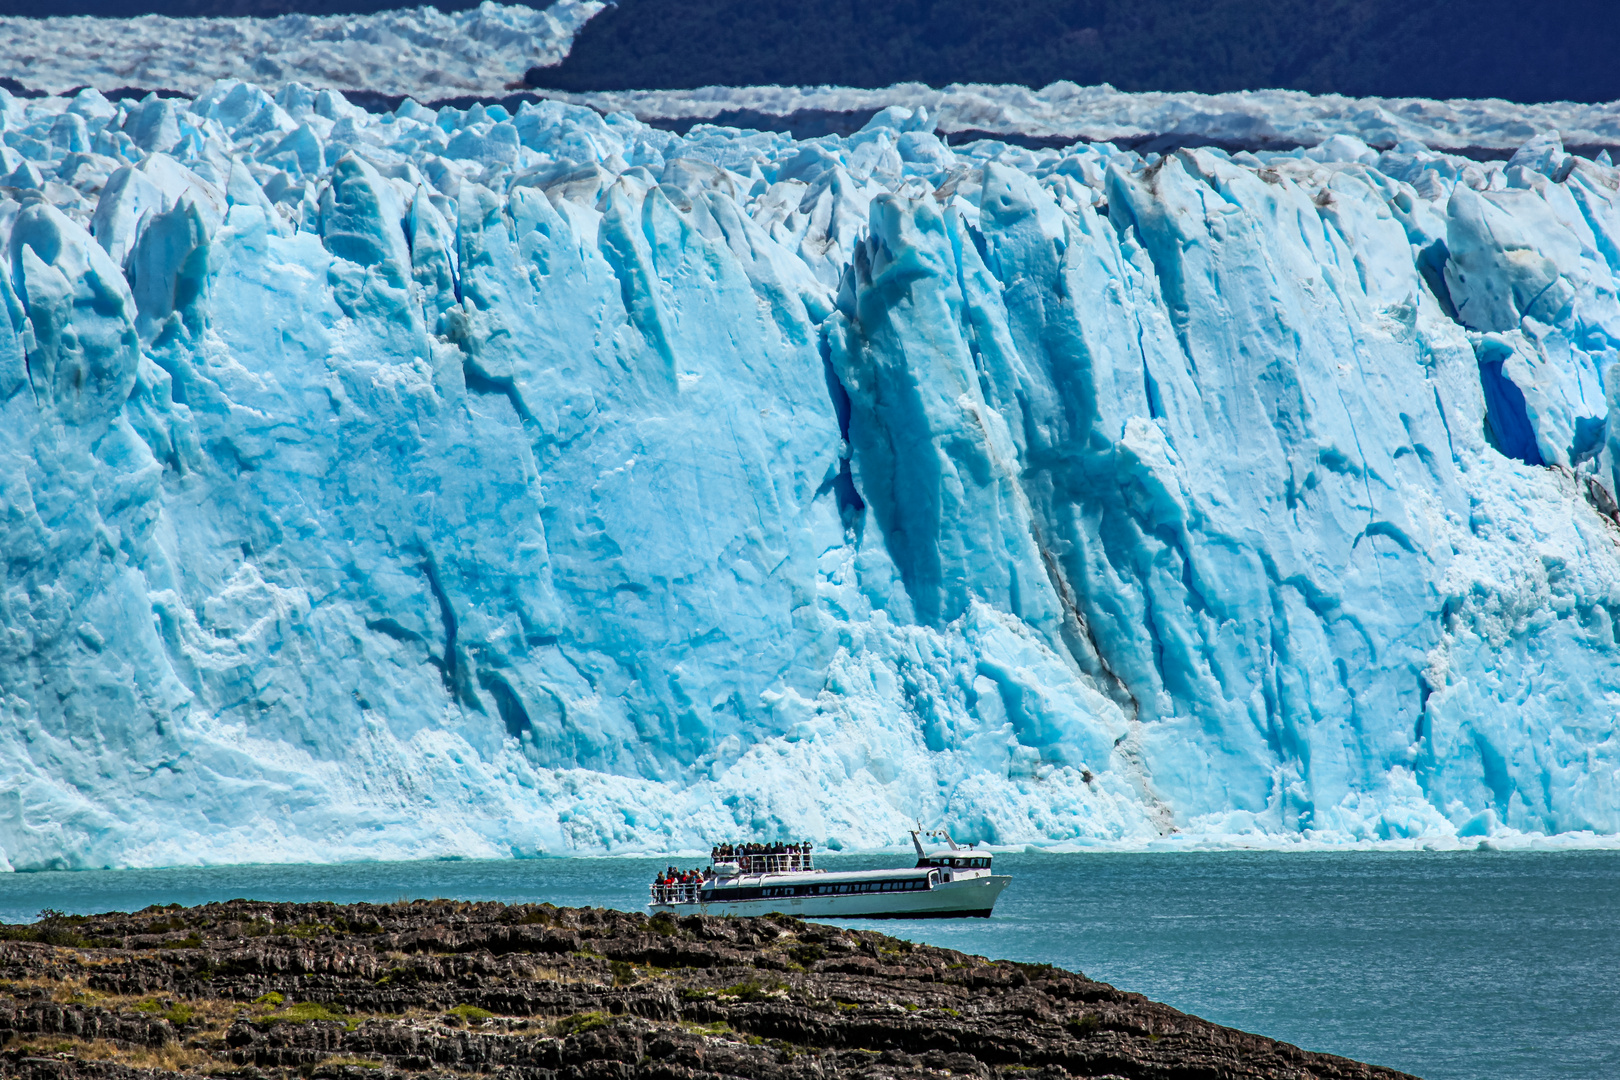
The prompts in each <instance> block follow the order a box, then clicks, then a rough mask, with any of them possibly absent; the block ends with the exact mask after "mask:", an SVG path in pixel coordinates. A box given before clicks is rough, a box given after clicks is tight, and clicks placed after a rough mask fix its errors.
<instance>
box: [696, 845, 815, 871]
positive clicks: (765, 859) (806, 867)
mask: <svg viewBox="0 0 1620 1080" xmlns="http://www.w3.org/2000/svg"><path fill="white" fill-rule="evenodd" d="M714 861H715V864H716V865H724V864H727V863H730V864H731V865H733V866H735V867H736V868H737V872H738V873H739V874H797V873H806V872H808V871H811V870H814V869H815V862H814V858H813V857H812V856H811V854H810V853H809V852H808V851H790V852H782V853H781V854H776V855H722V856H720V857H719V858H718V859H715V860H714Z"/></svg>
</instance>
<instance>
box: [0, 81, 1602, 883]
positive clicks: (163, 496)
mask: <svg viewBox="0 0 1620 1080" xmlns="http://www.w3.org/2000/svg"><path fill="white" fill-rule="evenodd" d="M0 105H3V112H0V115H3V117H4V123H5V134H4V141H5V148H4V149H3V150H0V157H3V158H4V161H3V163H0V168H3V174H0V175H3V179H0V185H3V186H4V187H6V188H9V189H10V190H8V191H6V192H5V194H6V195H7V196H8V198H7V199H6V201H5V202H4V203H0V223H3V224H0V240H3V241H4V243H3V244H0V250H3V252H4V255H3V259H4V264H5V265H4V267H0V269H4V271H5V272H4V273H3V274H0V281H3V282H4V284H3V285H0V294H3V297H4V302H5V307H6V312H7V315H8V318H6V319H4V320H0V403H3V404H0V462H3V464H0V484H3V485H4V487H3V489H0V515H3V516H0V521H3V530H4V531H3V533H0V537H3V539H0V550H3V552H4V555H5V568H6V570H5V573H6V580H5V585H4V590H3V592H0V628H3V632H0V695H3V696H0V771H3V774H4V775H5V776H7V777H8V778H9V782H8V783H7V784H6V785H5V786H4V789H3V790H0V849H3V857H4V859H5V860H6V861H7V862H9V864H10V865H11V866H13V867H16V868H27V867H43V866H94V865H156V864H176V863H192V862H223V861H248V860H252V861H262V860H264V859H267V858H272V859H286V860H301V859H317V860H324V859H338V858H392V857H421V856H428V855H439V854H461V855H474V856H499V855H506V854H517V855H526V854H534V853H540V852H546V853H566V852H595V851H626V850H668V849H675V848H683V847H686V848H691V847H696V848H702V847H706V846H707V845H708V843H710V842H712V841H713V840H716V839H720V838H722V837H732V836H736V835H738V834H740V833H753V834H755V835H774V834H777V833H782V834H787V835H791V836H796V837H797V836H806V837H810V838H813V839H815V840H817V841H818V842H819V843H823V844H832V845H841V846H845V847H851V846H874V845H882V844H888V843H891V842H893V841H894V840H895V839H896V838H897V837H899V836H901V835H903V830H904V829H905V828H906V827H908V826H909V825H910V824H911V823H912V822H913V821H915V820H919V819H920V820H922V821H923V822H924V823H926V824H930V825H933V824H949V825H951V826H952V827H953V828H955V829H956V830H957V831H958V833H959V834H962V835H965V836H969V837H976V838H979V839H983V840H988V841H992V842H996V843H1000V844H1019V843H1043V842H1055V843H1067V844H1082V845H1084V844H1104V845H1108V846H1132V845H1136V846H1141V845H1148V844H1162V843H1166V842H1170V843H1183V844H1190V845H1197V844H1208V843H1256V844H1272V845H1284V846H1287V845H1292V844H1298V843H1305V844H1339V843H1422V842H1429V843H1455V842H1472V840H1471V839H1470V838H1473V837H1479V836H1494V837H1502V838H1508V839H1511V838H1512V837H1514V836H1521V835H1525V834H1536V833H1546V834H1571V833H1581V832H1583V831H1585V832H1590V833H1594V834H1599V835H1604V834H1614V833H1616V832H1617V831H1620V790H1617V784H1616V770H1617V758H1620V753H1617V746H1616V739H1615V715H1616V703H1617V702H1620V694H1617V690H1620V644H1617V642H1620V628H1617V626H1616V622H1615V620H1616V619H1617V618H1620V559H1617V554H1616V553H1617V550H1620V549H1617V547H1616V544H1617V541H1620V530H1617V527H1616V524H1615V522H1614V521H1613V519H1612V513H1613V493H1614V488H1615V474H1614V465H1615V461H1616V453H1617V447H1616V444H1615V439H1614V438H1611V437H1610V435H1609V434H1608V429H1607V427H1606V418H1607V415H1608V411H1609V407H1610V406H1609V399H1608V396H1607V393H1608V391H1606V389H1605V386H1606V384H1605V379H1606V378H1607V379H1609V380H1610V384H1611V385H1612V382H1613V373H1612V372H1611V367H1612V365H1613V363H1614V361H1615V360H1616V359H1617V356H1616V353H1615V347H1616V341H1617V340H1620V311H1617V310H1616V299H1615V286H1614V273H1615V267H1616V265H1617V264H1620V217H1617V215H1616V209H1615V206H1616V195H1615V192H1616V185H1617V182H1620V178H1617V173H1616V171H1615V170H1614V169H1613V168H1611V167H1610V166H1609V165H1608V164H1607V162H1606V161H1602V162H1600V163H1594V162H1592V161H1588V160H1584V159H1580V158H1575V157H1571V156H1568V155H1566V154H1565V153H1564V152H1563V150H1562V147H1561V146H1560V145H1559V143H1558V141H1557V139H1556V138H1555V137H1551V136H1549V137H1545V138H1541V139H1538V140H1536V141H1533V142H1532V143H1531V144H1529V145H1527V146H1526V147H1525V148H1524V149H1523V150H1522V151H1521V152H1520V153H1519V154H1518V155H1516V156H1515V158H1514V159H1513V160H1512V161H1511V162H1509V163H1506V164H1505V165H1500V164H1498V165H1486V164H1480V163H1476V162H1471V161H1467V160H1464V159H1460V158H1455V157H1447V156H1444V155H1440V154H1433V153H1429V152H1427V151H1425V150H1424V149H1423V148H1421V147H1419V146H1415V145H1411V144H1403V145H1402V146H1400V147H1398V148H1397V149H1396V150H1394V151H1390V152H1386V153H1383V154H1379V153H1376V152H1374V151H1372V150H1370V149H1368V148H1367V147H1366V146H1365V145H1364V144H1362V143H1360V142H1358V141H1356V140H1355V139H1353V138H1349V137H1343V136H1341V137H1335V138H1333V139H1329V140H1328V141H1327V142H1325V143H1323V144H1322V145H1321V146H1319V147H1317V148H1315V149H1313V150H1310V151H1303V152H1298V153H1295V154H1291V155H1280V154H1263V155H1259V156H1255V155H1248V154H1239V155H1237V156H1236V157H1232V158H1228V157H1227V156H1225V155H1223V154H1221V153H1219V152H1214V151H1204V150H1199V151H1183V152H1179V153H1176V154H1173V155H1171V156H1169V157H1165V158H1153V159H1150V160H1144V159H1142V158H1140V157H1138V156H1137V155H1135V154H1132V153H1128V152H1126V153H1119V152H1115V150H1114V148H1113V147H1111V146H1109V145H1106V144H1103V145H1090V146H1079V147H1075V148H1073V149H1071V150H1068V151H1045V152H1039V153H1036V152H1030V151H1026V150H1021V149H1017V148H1011V147H1007V146H1004V145H1001V144H997V143H976V144H971V145H967V146H955V147H953V146H948V145H946V144H945V143H944V142H942V141H941V140H940V139H939V138H937V137H936V136H935V135H934V134H932V133H931V131H930V123H929V121H928V119H927V117H926V116H925V115H922V114H919V113H913V112H911V111H910V110H906V109H891V110H888V111H886V112H884V113H882V114H880V115H879V116H878V117H877V118H875V119H874V120H873V122H872V124H870V125H869V126H868V128H867V129H866V130H864V131H862V132H861V133H859V134H857V135H855V136H852V137H850V138H847V139H840V138H836V137H828V138H825V139H820V140H815V141H811V142H804V143H795V142H793V141H792V140H791V139H790V138H788V137H787V136H784V135H777V134H770V133H749V132H739V131H735V130H730V129H717V128H705V127H698V128H695V129H694V130H693V131H692V132H691V133H690V134H689V135H687V136H686V137H684V138H680V137H676V136H674V135H672V134H669V133H667V132H661V131H658V130H654V129H652V128H649V127H646V126H643V125H641V124H639V123H637V122H636V121H634V120H633V119H631V118H630V117H628V116H627V115H624V114H615V115H610V116H607V117H605V118H604V117H601V116H598V115H597V114H595V113H592V112H589V111H587V110H584V109H582V108H579V107H575V106H567V105H562V104H559V103H546V104H542V105H539V106H524V107H523V108H522V109H521V110H520V111H519V112H518V113H517V114H516V115H511V114H508V113H507V112H506V111H505V110H504V109H502V108H499V107H491V108H485V107H483V106H475V107H473V108H472V109H469V110H467V111H465V112H460V111H457V110H454V109H448V108H447V109H441V110H439V111H437V112H431V111H429V110H426V109H423V108H421V107H418V106H416V105H414V104H413V103H407V104H406V105H404V106H402V107H401V109H400V110H399V111H398V112H397V113H395V114H393V115H384V116H372V115H368V114H366V113H364V112H362V111H360V110H358V109H355V108H353V107H351V106H349V105H348V103H346V102H345V101H344V100H343V99H342V98H341V97H340V96H339V95H336V94H333V93H329V92H327V93H320V94H315V93H311V92H310V91H308V90H306V89H305V88H303V87H302V86H299V85H297V84H292V85H289V86H287V87H285V88H283V89H282V90H281V91H280V92H279V93H277V94H276V95H275V96H274V98H272V97H271V96H270V95H269V94H268V93H267V92H265V91H263V90H260V89H258V88H256V87H253V86H250V85H246V84H242V83H235V82H222V83H219V84H216V85H215V86H214V87H213V88H212V89H211V90H209V92H207V93H206V94H204V95H202V96H201V97H200V98H198V99H196V100H195V101H190V102H187V101H184V100H173V99H159V98H150V99H148V100H146V101H144V102H140V103H134V102H126V103H123V104H119V105H115V104H112V103H110V102H108V101H106V100H105V99H103V98H102V97H101V96H100V95H99V94H97V93H96V92H95V91H84V92H82V93H80V94H79V95H77V96H76V97H73V98H47V99H37V100H32V101H19V100H13V99H11V98H9V97H0ZM1617 437H1620V436H1617Z"/></svg>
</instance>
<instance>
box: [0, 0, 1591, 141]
mask: <svg viewBox="0 0 1620 1080" xmlns="http://www.w3.org/2000/svg"><path fill="white" fill-rule="evenodd" d="M605 6H606V4H605V3H603V2H602V0H554V2H553V3H551V4H550V5H548V6H547V7H545V8H543V9H537V8H530V7H526V6H523V5H519V4H500V3H496V2H494V0H483V2H482V3H480V4H479V5H478V6H477V7H474V8H469V9H467V10H464V11H456V12H441V11H439V10H438V9H436V8H434V7H431V6H423V7H415V8H400V9H396V10H389V11H380V12H375V13H372V14H366V15H353V14H351V15H327V16H316V15H297V14H294V15H283V16H279V17H275V18H249V17H240V18H203V19H199V18H170V17H164V16H158V15H141V16H135V17H130V18H100V17H96V18H92V17H87V16H56V17H48V18H28V17H22V16H3V15H0V57H4V58H5V59H6V60H7V61H8V62H9V65H10V70H11V71H12V72H14V73H15V74H16V75H18V76H20V77H21V78H22V79H23V81H24V82H26V84H27V87H28V89H29V90H31V91H35V92H45V93H50V94H71V93H74V92H76V91H77V90H78V89H79V88H81V87H84V86H94V87H99V88H100V89H102V90H103V91H112V90H113V89H115V88H117V89H127V88H131V87H134V88H140V89H143V90H153V91H172V92H176V93H183V94H185V95H187V96H188V97H191V98H195V97H197V96H199V95H201V94H204V93H206V92H207V91H208V89H209V87H210V86H212V85H213V83H214V82H215V80H217V79H241V80H247V81H250V82H255V81H256V82H261V83H287V82H294V81H296V82H300V83H303V84H306V85H310V86H314V87H319V88H330V89H335V90H338V91H343V90H351V91H365V92H368V93H371V94H381V95H387V96H396V95H403V96H410V97H413V98H415V99H416V100H417V101H418V102H437V101H441V100H445V99H450V98H461V97H468V96H475V97H482V98H488V99H495V98H500V97H502V96H503V95H505V94H508V93H511V92H512V91H526V92H527V91H529V90H531V89H532V88H527V87H525V75H526V72H528V71H529V70H530V69H531V68H541V69H544V68H547V67H552V66H555V65H557V64H559V63H561V62H562V61H563V60H564V59H565V58H566V57H567V56H568V54H569V51H570V50H571V49H572V48H573V42H574V38H575V36H576V35H577V34H578V33H579V31H580V30H581V29H582V28H583V27H584V26H585V24H586V23H587V22H589V21H590V19H591V18H592V17H594V16H595V15H596V14H598V13H599V12H600V11H602V10H603V9H604V7H605ZM530 96H539V97H543V98H545V99H550V100H556V101H563V102H567V103H569V104H575V105H585V106H587V107H589V108H591V109H593V110H595V111H597V112H600V113H614V112H628V113H631V114H633V115H634V116H636V117H638V118H640V119H642V120H644V121H651V122H655V123H656V122H660V121H662V122H664V126H669V122H671V121H673V122H676V123H677V124H678V123H680V122H682V121H684V122H686V123H690V122H691V121H693V120H700V121H708V120H714V119H716V118H717V117H720V116H721V115H722V114H724V113H728V112H745V113H759V114H763V115H766V116H775V117H789V116H791V115H792V114H794V113H798V112H806V111H808V112H834V113H871V112H876V111H878V110H881V109H884V108H888V107H897V108H904V109H910V110H912V111H915V110H917V109H926V110H927V111H928V113H929V116H930V118H931V120H932V121H933V123H934V130H935V131H937V132H939V133H941V134H944V135H955V134H964V133H970V132H989V133H1002V134H1017V135H1021V136H1025V137H1026V138H1039V139H1048V140H1051V139H1067V140H1069V141H1074V140H1079V139H1084V140H1087V141H1091V142H1106V141H1111V140H1112V141H1128V140H1143V139H1151V138H1154V137H1158V136H1165V135H1179V136H1182V137H1184V138H1185V137H1196V138H1201V139H1204V140H1213V141H1217V142H1225V143H1231V144H1244V145H1249V146H1260V145H1269V144H1287V143H1296V144H1302V145H1308V146H1311V145H1316V144H1319V143H1321V142H1322V141H1323V140H1325V139H1327V138H1330V137H1331V136H1334V135H1351V136H1354V137H1356V138H1359V139H1360V140H1362V141H1363V142H1366V143H1368V144H1370V145H1373V146H1381V147H1393V146H1394V145H1396V144H1397V143H1400V142H1403V141H1407V142H1423V143H1425V144H1427V145H1428V146H1431V147H1439V148H1448V147H1449V148H1454V149H1468V148H1476V149H1488V150H1507V151H1512V150H1514V149H1516V148H1517V147H1519V146H1520V145H1522V144H1523V143H1525V142H1527V141H1528V140H1530V139H1531V138H1533V137H1535V136H1536V135H1538V134H1540V133H1542V132H1544V131H1557V132H1559V133H1560V134H1561V136H1562V138H1563V141H1564V143H1565V144H1566V145H1568V146H1575V147H1582V148H1591V149H1592V151H1593V152H1594V153H1595V152H1596V149H1597V148H1600V147H1620V102H1603V103H1598V104H1583V103H1578V102H1567V101H1554V102H1544V103H1540V104H1533V105H1526V104H1521V103H1517V102H1510V101H1502V100H1495V99H1487V100H1453V101H1431V100H1426V99H1422V98H1384V97H1369V98H1350V97H1344V96H1342V95H1337V94H1320V95H1313V94H1307V93H1303V92H1300V91H1295V90H1248V91H1239V92H1233V93H1225V94H1198V93H1188V92H1137V93H1129V92H1121V91H1119V90H1116V89H1115V88H1114V87H1112V86H1108V85H1106V84H1103V85H1097V86H1079V85H1076V84H1074V83H1072V82H1066V81H1060V82H1055V83H1053V84H1051V85H1050V86H1046V87H1043V88H1039V89H1037V88H1034V87H1024V86H1010V85H985V84H980V83H954V84H951V85H949V86H944V87H938V88H936V87H930V86H926V85H923V84H921V83H900V84H896V85H894V86H889V87H884V88H881V89H857V88H852V87H844V86H710V87H703V88H700V89H696V90H637V91H605V92H596V93H577V94H576V93H563V92H558V91H550V90H539V91H533V92H532V93H531V95H530ZM461 104H465V102H461ZM1277 148H1280V149H1287V148H1288V147H1287V146H1278V147H1277Z"/></svg>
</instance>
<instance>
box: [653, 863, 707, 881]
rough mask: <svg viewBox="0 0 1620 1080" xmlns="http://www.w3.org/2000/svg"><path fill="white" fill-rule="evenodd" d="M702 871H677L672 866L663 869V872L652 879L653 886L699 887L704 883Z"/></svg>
mask: <svg viewBox="0 0 1620 1080" xmlns="http://www.w3.org/2000/svg"><path fill="white" fill-rule="evenodd" d="M704 876H705V875H704V873H703V871H702V870H696V869H693V870H677V869H676V868H675V867H673V866H669V867H665V868H664V870H663V872H662V873H660V874H659V875H658V876H657V877H655V878H653V884H654V885H701V884H703V881H704Z"/></svg>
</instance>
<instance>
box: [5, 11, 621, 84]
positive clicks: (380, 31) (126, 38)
mask: <svg viewBox="0 0 1620 1080" xmlns="http://www.w3.org/2000/svg"><path fill="white" fill-rule="evenodd" d="M603 6H604V5H603V4H601V3H599V2H597V0H557V2H556V3H554V4H552V5H551V6H550V7H548V8H546V9H544V10H536V9H534V8H529V7H523V6H519V5H506V4H495V3H488V2H486V3H483V4H480V5H479V6H478V7H476V8H473V9H471V10H468V11H457V12H451V13H449V14H446V13H443V12H440V11H439V10H438V9H437V8H434V7H418V8H403V9H400V10H397V11H384V12H379V13H377V14H374V15H329V16H316V15H283V16H280V17H279V18H274V19H246V18H241V19H176V18H167V17H164V16H161V15H142V16H140V17H138V18H133V19H97V18H90V17H86V16H76V17H70V18H57V19H25V18H15V17H13V18H0V58H3V61H4V62H3V68H4V73H5V74H8V75H10V76H12V77H13V78H15V79H18V80H19V81H21V82H22V83H24V84H25V85H26V86H28V87H29V88H30V89H36V90H47V91H49V92H51V93H53V94H54V93H60V92H62V91H64V90H71V89H73V88H75V87H79V86H94V87H96V88H97V89H100V90H114V89H118V88H120V87H126V86H134V87H140V88H143V89H148V90H176V91H181V92H183V93H187V94H200V93H202V92H203V91H204V90H206V89H208V87H209V85H210V84H212V83H213V81H214V80H215V79H222V78H236V79H254V80H257V81H259V82H277V83H279V82H284V81H292V80H298V81H301V82H304V83H307V84H309V85H311V86H314V87H316V88H326V87H332V88H336V89H343V90H375V91H378V92H380V93H384V94H410V95H413V96H415V97H417V98H419V99H421V100H424V101H429V100H433V99H436V98H444V97H454V96H457V95H464V94H495V95H500V94H503V93H506V92H507V91H506V90H505V89H504V88H505V87H506V86H507V84H509V83H512V82H514V81H516V80H521V79H522V78H523V73H524V72H525V71H526V70H528V69H529V68H530V67H531V66H533V65H536V64H538V65H542V66H543V65H546V64H555V63H558V62H559V61H561V60H562V59H563V57H565V56H567V55H568V49H569V47H570V46H571V45H572V44H573V41H574V35H575V34H576V33H578V32H579V28H580V27H582V26H584V25H585V23H586V21H587V20H588V19H590V17H591V16H592V15H595V14H596V13H597V12H598V11H601V10H602V8H603Z"/></svg>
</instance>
